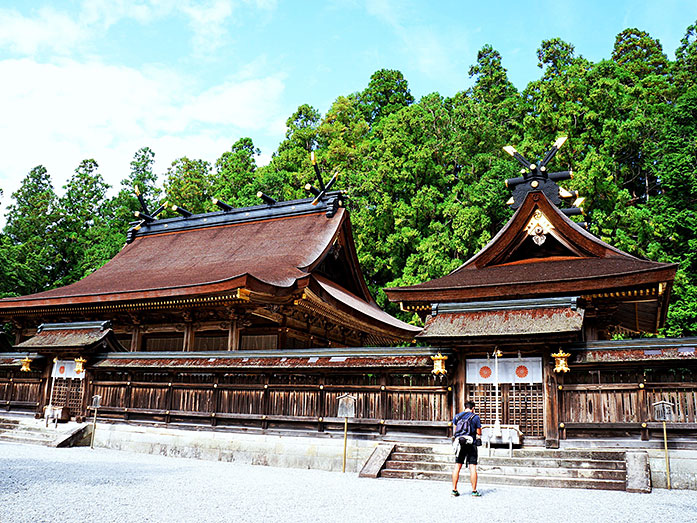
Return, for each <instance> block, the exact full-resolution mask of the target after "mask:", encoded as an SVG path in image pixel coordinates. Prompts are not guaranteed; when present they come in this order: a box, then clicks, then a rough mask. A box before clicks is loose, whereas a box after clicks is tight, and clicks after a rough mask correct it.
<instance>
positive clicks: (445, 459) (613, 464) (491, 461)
mask: <svg viewBox="0 0 697 523" xmlns="http://www.w3.org/2000/svg"><path fill="white" fill-rule="evenodd" d="M390 459H391V460H392V461H403V462H406V463H413V462H421V463H433V464H445V465H452V463H453V462H454V455H453V453H450V454H437V455H435V454H416V453H413V454H412V453H409V454H407V453H403V452H393V453H392V456H391V457H390ZM479 463H480V464H482V465H484V464H487V465H491V466H496V465H497V466H517V467H535V468H578V469H608V470H624V469H625V462H624V460H622V461H614V460H613V461H611V460H590V459H572V458H569V459H567V458H547V457H544V458H519V457H512V458H509V457H504V456H491V457H489V456H486V455H484V456H483V455H481V454H480V455H479Z"/></svg>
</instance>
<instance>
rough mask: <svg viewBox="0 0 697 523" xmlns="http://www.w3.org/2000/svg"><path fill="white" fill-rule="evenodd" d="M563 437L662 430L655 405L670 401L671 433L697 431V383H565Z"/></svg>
mask: <svg viewBox="0 0 697 523" xmlns="http://www.w3.org/2000/svg"><path fill="white" fill-rule="evenodd" d="M559 400H560V402H559V420H560V425H559V427H560V429H561V437H562V438H564V437H566V436H567V434H568V433H569V432H573V433H577V434H582V435H586V436H591V435H603V434H605V435H611V434H614V435H620V434H631V433H640V434H641V437H642V439H649V433H650V431H655V430H657V429H659V428H661V429H662V424H661V423H658V422H657V421H656V420H655V419H654V417H653V404H654V403H656V402H658V401H669V402H670V403H672V404H673V413H674V419H673V421H672V422H671V423H668V425H667V428H668V430H670V431H672V432H684V431H695V430H697V385H695V384H694V383H601V384H564V385H563V386H562V387H561V391H560V393H559Z"/></svg>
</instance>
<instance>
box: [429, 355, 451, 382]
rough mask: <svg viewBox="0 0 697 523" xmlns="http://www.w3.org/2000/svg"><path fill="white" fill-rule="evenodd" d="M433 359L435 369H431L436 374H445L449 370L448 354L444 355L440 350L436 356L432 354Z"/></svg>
mask: <svg viewBox="0 0 697 523" xmlns="http://www.w3.org/2000/svg"><path fill="white" fill-rule="evenodd" d="M431 359H432V360H433V370H432V371H431V372H432V373H433V374H435V375H436V376H445V375H446V374H447V373H448V371H447V369H446V368H445V360H447V359H448V357H447V356H443V355H442V354H441V353H440V352H439V353H438V354H436V355H435V356H431Z"/></svg>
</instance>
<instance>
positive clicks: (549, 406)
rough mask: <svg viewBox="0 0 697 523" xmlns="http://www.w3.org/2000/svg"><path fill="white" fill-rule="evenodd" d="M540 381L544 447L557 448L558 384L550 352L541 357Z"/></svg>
mask: <svg viewBox="0 0 697 523" xmlns="http://www.w3.org/2000/svg"><path fill="white" fill-rule="evenodd" d="M542 380H543V383H544V388H543V390H544V427H545V446H546V447H547V448H550V449H558V448H559V388H558V387H559V383H558V380H557V375H556V373H555V372H554V367H553V366H552V360H551V358H550V350H549V349H548V348H546V349H545V352H544V354H543V356H542Z"/></svg>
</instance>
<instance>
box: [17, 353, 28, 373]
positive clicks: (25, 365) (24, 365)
mask: <svg viewBox="0 0 697 523" xmlns="http://www.w3.org/2000/svg"><path fill="white" fill-rule="evenodd" d="M19 370H21V371H22V372H31V360H30V359H29V356H27V357H26V358H24V359H23V360H22V368H21V369H19Z"/></svg>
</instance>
